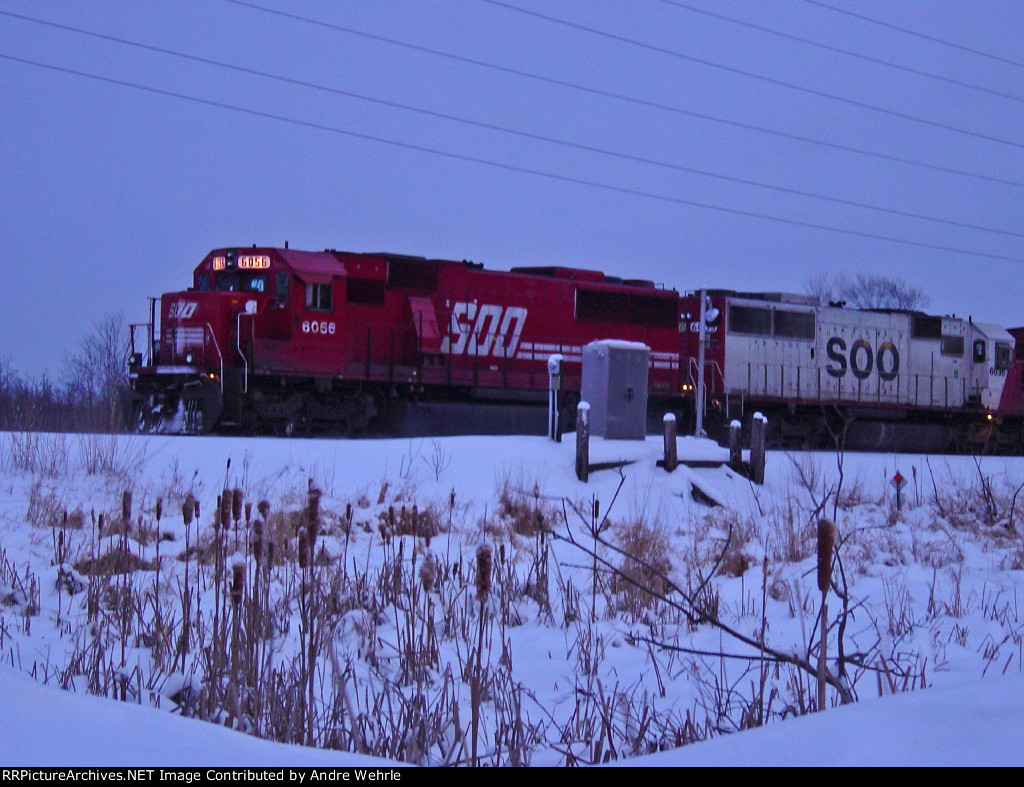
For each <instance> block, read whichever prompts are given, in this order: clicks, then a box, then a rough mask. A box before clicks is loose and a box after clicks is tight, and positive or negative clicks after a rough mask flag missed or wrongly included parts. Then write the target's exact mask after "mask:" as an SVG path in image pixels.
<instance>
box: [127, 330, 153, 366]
mask: <svg viewBox="0 0 1024 787" xmlns="http://www.w3.org/2000/svg"><path fill="white" fill-rule="evenodd" d="M137 328H145V329H146V334H147V337H146V355H145V356H144V357H143V359H142V360H143V362H142V363H141V364H140V365H141V366H146V365H147V362H148V363H149V364H152V363H153V359H154V353H153V323H151V322H133V323H130V324H129V325H128V340H129V342H130V344H131V351H130V352H131V354H132V355H135V330H136V329H137Z"/></svg>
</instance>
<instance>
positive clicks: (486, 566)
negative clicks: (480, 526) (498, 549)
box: [476, 541, 491, 601]
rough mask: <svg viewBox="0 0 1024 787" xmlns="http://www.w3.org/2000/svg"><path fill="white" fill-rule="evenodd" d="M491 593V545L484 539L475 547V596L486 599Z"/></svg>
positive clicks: (481, 599) (482, 599)
mask: <svg viewBox="0 0 1024 787" xmlns="http://www.w3.org/2000/svg"><path fill="white" fill-rule="evenodd" d="M490 594H491V545H490V544H488V543H487V542H486V541H485V542H484V543H483V544H481V545H480V546H478V547H477V548H476V597H477V598H478V599H479V600H480V601H486V600H487V597H488V596H489V595H490Z"/></svg>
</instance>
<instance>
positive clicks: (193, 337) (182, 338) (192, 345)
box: [172, 327, 204, 355]
mask: <svg viewBox="0 0 1024 787" xmlns="http://www.w3.org/2000/svg"><path fill="white" fill-rule="evenodd" d="M172 330H173V331H174V354H175V355H181V354H182V353H184V352H186V351H187V350H197V349H198V350H201V349H202V348H203V340H204V335H203V329H202V328H183V327H176V328H173V329H172Z"/></svg>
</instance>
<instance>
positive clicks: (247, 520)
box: [245, 500, 252, 524]
mask: <svg viewBox="0 0 1024 787" xmlns="http://www.w3.org/2000/svg"><path fill="white" fill-rule="evenodd" d="M250 522H252V501H251V500H250V501H249V502H247V503H246V504H245V524H249V523H250Z"/></svg>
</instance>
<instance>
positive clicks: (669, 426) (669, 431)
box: [662, 413, 679, 473]
mask: <svg viewBox="0 0 1024 787" xmlns="http://www.w3.org/2000/svg"><path fill="white" fill-rule="evenodd" d="M662 423H663V425H664V428H665V469H666V470H668V471H669V472H670V473H671V472H673V471H674V470H675V469H676V468H677V467H679V453H678V449H677V447H676V417H675V416H674V415H673V414H672V413H665V417H664V418H663V419H662Z"/></svg>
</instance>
